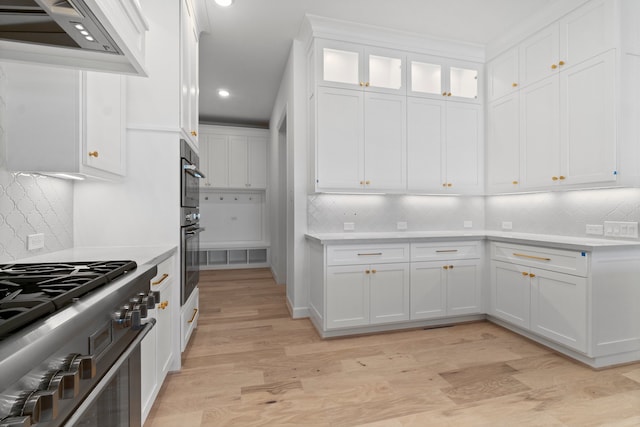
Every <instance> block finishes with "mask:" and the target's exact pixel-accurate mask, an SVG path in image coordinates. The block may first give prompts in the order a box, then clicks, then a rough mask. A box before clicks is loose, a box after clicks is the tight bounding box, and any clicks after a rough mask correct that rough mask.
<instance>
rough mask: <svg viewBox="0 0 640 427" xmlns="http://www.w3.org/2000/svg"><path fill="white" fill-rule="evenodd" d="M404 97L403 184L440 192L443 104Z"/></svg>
mask: <svg viewBox="0 0 640 427" xmlns="http://www.w3.org/2000/svg"><path fill="white" fill-rule="evenodd" d="M407 100H408V105H407V176H408V179H407V187H408V189H409V190H410V191H441V190H442V187H441V184H442V183H443V182H444V180H445V177H444V174H443V170H442V161H443V148H444V128H445V108H446V103H445V102H444V101H436V100H429V99H422V98H413V97H409V98H407Z"/></svg>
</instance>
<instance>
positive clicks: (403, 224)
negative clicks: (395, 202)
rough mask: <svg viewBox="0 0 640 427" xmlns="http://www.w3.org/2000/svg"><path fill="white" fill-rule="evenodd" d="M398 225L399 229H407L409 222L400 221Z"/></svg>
mask: <svg viewBox="0 0 640 427" xmlns="http://www.w3.org/2000/svg"><path fill="white" fill-rule="evenodd" d="M396 227H397V228H398V230H406V229H407V222H406V221H398V222H397V224H396Z"/></svg>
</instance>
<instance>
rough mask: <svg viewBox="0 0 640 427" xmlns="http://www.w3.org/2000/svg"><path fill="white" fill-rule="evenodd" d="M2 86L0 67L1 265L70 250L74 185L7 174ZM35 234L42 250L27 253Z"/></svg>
mask: <svg viewBox="0 0 640 427" xmlns="http://www.w3.org/2000/svg"><path fill="white" fill-rule="evenodd" d="M5 85H6V79H5V77H4V74H3V72H2V68H1V67H0V263H2V262H9V261H12V260H15V259H18V258H24V257H28V256H30V255H39V254H42V253H45V252H53V251H57V250H61V249H67V248H70V247H72V246H73V184H72V183H71V182H67V181H63V180H60V179H56V178H49V177H44V176H35V175H27V174H16V173H11V172H8V171H7V168H6V162H5V153H6V133H5V131H4V129H5V128H6V127H5V123H4V118H5V117H6V114H5V111H6V103H5V101H4V99H5V97H4V93H5V91H4V88H5ZM34 233H44V235H45V236H44V243H45V247H44V248H43V249H37V250H34V251H27V236H28V235H29V234H34Z"/></svg>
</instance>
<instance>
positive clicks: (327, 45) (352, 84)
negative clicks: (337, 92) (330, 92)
mask: <svg viewBox="0 0 640 427" xmlns="http://www.w3.org/2000/svg"><path fill="white" fill-rule="evenodd" d="M316 55H317V56H316V64H317V65H318V68H317V69H316V73H315V74H316V76H317V78H318V85H320V86H332V87H341V88H345V89H362V88H363V87H364V82H365V78H364V48H363V47H362V46H360V45H357V44H352V43H343V42H336V41H327V40H319V41H318V42H317V44H316Z"/></svg>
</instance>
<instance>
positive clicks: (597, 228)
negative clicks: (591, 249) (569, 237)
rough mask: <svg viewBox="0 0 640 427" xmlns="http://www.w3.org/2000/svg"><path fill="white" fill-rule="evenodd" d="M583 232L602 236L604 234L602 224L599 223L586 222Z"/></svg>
mask: <svg viewBox="0 0 640 427" xmlns="http://www.w3.org/2000/svg"><path fill="white" fill-rule="evenodd" d="M585 233H586V234H593V235H596V236H602V235H603V234H604V226H602V225H599V224H587V227H586V230H585Z"/></svg>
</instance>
